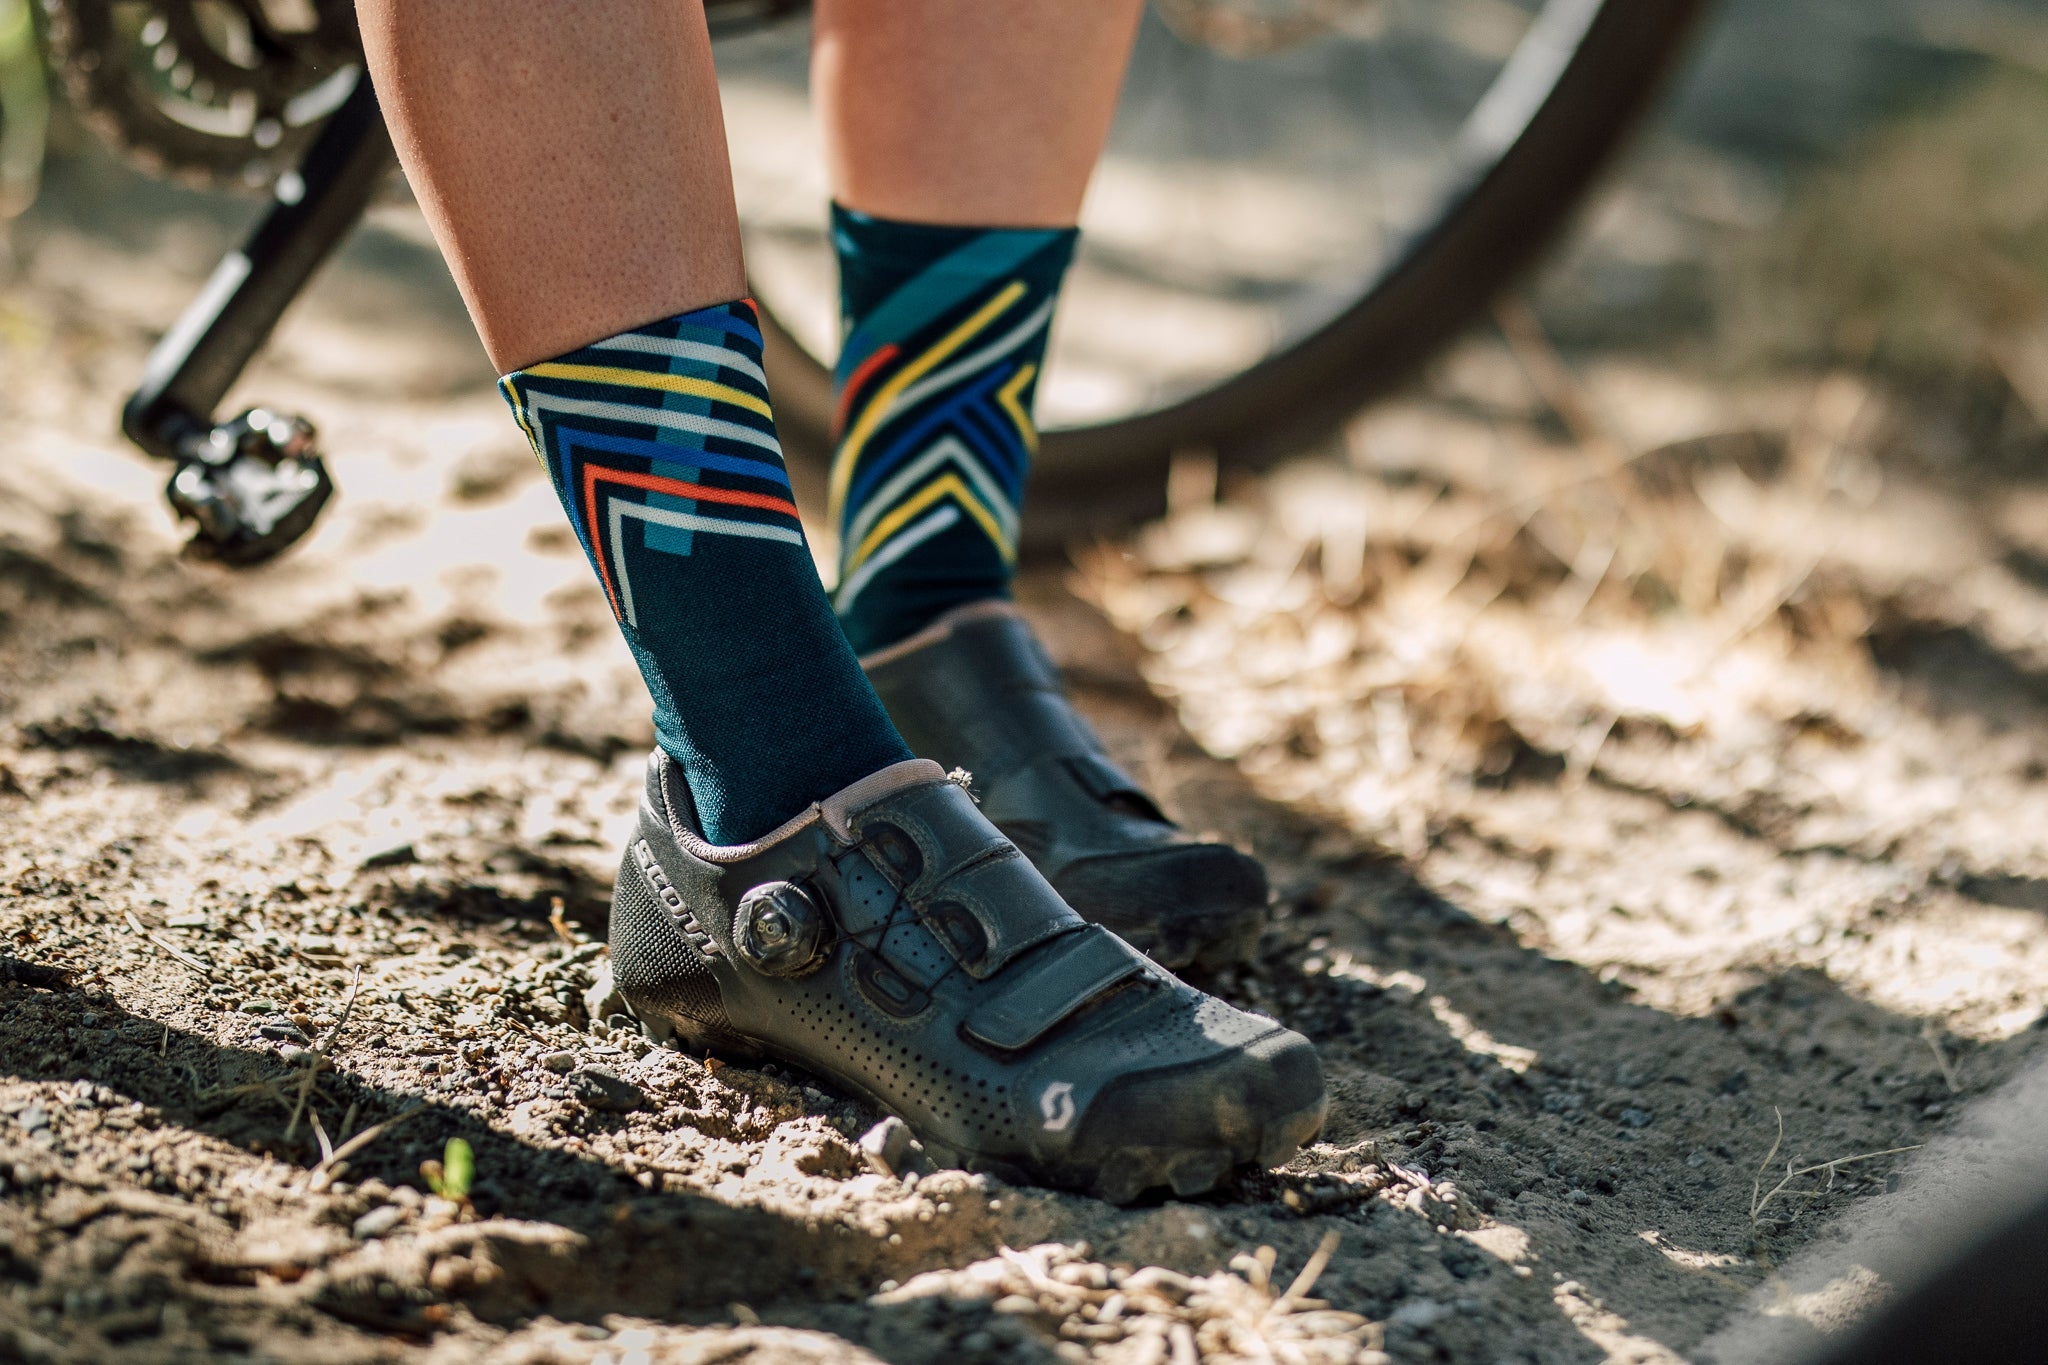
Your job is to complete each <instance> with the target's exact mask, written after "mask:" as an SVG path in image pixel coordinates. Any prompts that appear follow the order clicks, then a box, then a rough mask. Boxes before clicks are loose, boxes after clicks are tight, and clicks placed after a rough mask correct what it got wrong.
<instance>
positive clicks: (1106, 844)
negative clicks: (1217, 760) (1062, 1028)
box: [861, 601, 1266, 970]
mask: <svg viewBox="0 0 2048 1365" xmlns="http://www.w3.org/2000/svg"><path fill="white" fill-rule="evenodd" d="M861 665H862V667H864V668H866V669H867V674H868V681H870V682H872V683H873V684H874V685H875V691H876V692H877V693H878V694H879V695H880V696H881V698H882V704H883V705H884V706H886V707H888V708H889V718H890V719H891V720H893V721H895V722H896V728H897V729H898V730H899V731H900V732H902V735H903V738H904V741H905V742H906V743H907V744H909V745H910V748H911V750H912V752H914V753H917V754H921V755H923V756H924V757H926V758H930V759H935V760H937V761H938V762H939V763H941V764H944V765H945V766H946V767H948V768H955V767H957V768H964V769H966V770H967V771H968V772H969V773H971V774H972V775H973V779H974V791H975V795H977V796H978V797H980V798H981V808H982V813H983V814H985V815H987V816H988V818H989V819H990V820H993V821H994V822H995V825H996V828H998V829H1000V830H1001V831H1002V832H1003V833H1004V834H1006V835H1008V836H1009V837H1010V839H1011V841H1012V842H1013V843H1015V844H1016V845H1017V847H1019V848H1021V849H1023V850H1024V852H1025V854H1026V855H1027V856H1029V857H1030V859H1031V861H1032V862H1034V863H1036V864H1037V865H1038V870H1039V871H1040V872H1043V873H1044V874H1045V876H1046V879H1047V880H1048V881H1050V882H1051V883H1052V884H1053V886H1054V887H1055V888H1056V889H1057V890H1058V891H1059V893H1060V895H1062V896H1063V897H1065V898H1066V901H1067V904H1069V905H1071V906H1073V907H1074V909H1075V910H1077V911H1079V912H1080V913H1081V915H1082V916H1083V917H1084V918H1086V919H1089V920H1093V921H1094V922H1095V923H1097V924H1100V925H1103V926H1105V927H1107V928H1110V929H1113V930H1115V931H1116V932H1117V934H1118V935H1120V936H1121V937H1122V938H1123V939H1124V940H1125V941H1127V942H1129V943H1130V944H1131V945H1132V946H1134V947H1137V948H1140V949H1143V950H1144V951H1145V952H1146V953H1148V954H1150V955H1151V957H1152V958H1153V960H1155V961H1157V962H1158V963H1160V964H1161V965H1162V966H1166V967H1173V968H1179V967H1186V966H1189V965H1191V964H1192V965H1194V966H1196V967H1201V968H1204V969H1211V970H1213V969H1215V968H1217V967H1222V966H1226V965H1228V964H1230V963H1232V962H1241V961H1243V960H1244V959H1245V958H1246V957H1247V956H1249V955H1250V953H1251V950H1252V946H1253V945H1254V944H1255V943H1256V942H1257V941H1258V937H1259V931H1260V930H1261V929H1262V928H1264V927H1265V923H1266V872H1265V869H1264V868H1262V867H1260V866H1259V864H1258V863H1257V861H1255V860H1254V859H1252V858H1250V857H1248V856H1246V855H1245V854H1243V853H1240V852H1238V851H1237V850H1236V849H1234V848H1231V847H1229V846H1228V845H1226V844H1219V843H1213V842H1210V841H1207V840H1203V839H1197V838H1195V837H1194V836H1192V835H1190V834H1188V833H1187V832H1186V831H1185V830H1183V829H1181V828H1180V827H1179V826H1178V825H1175V824H1174V823H1173V822H1172V821H1171V820H1168V819H1167V818H1166V817H1165V816H1164V815H1163V814H1161V813H1160V810H1159V806H1158V805H1157V803H1155V802H1154V801H1153V800H1152V798H1151V797H1150V796H1147V795H1146V794H1145V792H1144V791H1143V790H1142V789H1141V788H1140V787H1139V786H1138V784H1137V783H1135V782H1133V781H1132V780H1131V779H1130V777H1129V776H1127V775H1126V774H1125V773H1124V771H1123V770H1122V769H1121V768H1118V767H1117V766H1116V764H1114V763H1112V762H1110V760H1109V755H1108V754H1107V753H1106V752H1105V751H1104V750H1103V747H1102V741H1101V740H1100V739H1098V738H1097V737H1096V735H1095V731H1094V729H1093V728H1092V727H1091V726H1090V725H1089V724H1088V722H1087V721H1085V720H1083V719H1082V718H1081V716H1080V714H1079V713H1078V712H1076V711H1075V710H1074V706H1073V703H1072V702H1070V701H1068V700H1067V696H1066V693H1065V692H1064V691H1062V690H1061V687H1060V679H1059V673H1058V671H1057V670H1055V669H1054V667H1053V664H1052V660H1051V659H1050V658H1049V657H1047V655H1046V652H1045V647H1044V646H1043V645H1041V644H1039V642H1038V639H1037V637H1036V636H1034V635H1033V634H1032V633H1031V627H1030V626H1029V625H1027V624H1025V621H1024V618H1023V617H1022V616H1021V615H1019V614H1018V612H1017V609H1016V608H1015V607H1013V606H1011V605H1010V604H1009V603H1008V602H1001V601H986V602H973V603H969V604H968V605H966V606H964V607H957V608H955V609H954V610H952V611H950V612H948V613H946V614H945V615H944V616H941V617H940V618H939V619H938V620H937V621H935V622H933V623H932V624H931V625H930V626H928V627H926V628H925V629H924V630H921V631H919V632H918V633H917V634H915V635H913V636H911V637H910V638H909V639H907V640H904V641H902V642H900V643H898V644H895V645H891V646H890V647H889V648H887V649H883V650H878V651H876V652H875V653H873V654H870V655H869V656H868V657H867V658H865V659H863V660H861Z"/></svg>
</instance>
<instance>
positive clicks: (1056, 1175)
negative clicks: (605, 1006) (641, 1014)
mask: <svg viewBox="0 0 2048 1365" xmlns="http://www.w3.org/2000/svg"><path fill="white" fill-rule="evenodd" d="M636 1022H638V1023H639V1025H640V1031H641V1033H642V1034H643V1035H644V1036H645V1037H646V1038H647V1039H648V1041H650V1042H653V1043H656V1044H659V1045H661V1046H665V1047H676V1048H680V1049H682V1050H685V1051H690V1052H700V1053H704V1054H708V1055H712V1056H716V1057H719V1058H720V1059H722V1060H725V1061H729V1062H733V1063H735V1064H738V1065H745V1066H758V1065H759V1064H761V1063H762V1062H769V1061H772V1062H775V1063H777V1064H778V1065H782V1066H791V1067H795V1068H797V1069H799V1070H801V1071H803V1072H805V1073H807V1074H810V1075H813V1076H818V1078H819V1079H821V1080H823V1081H824V1082H825V1083H826V1084H828V1085H831V1086H834V1087H837V1088H838V1089H841V1090H851V1091H853V1092H854V1093H855V1094H856V1095H858V1096H859V1097H860V1099H861V1100H862V1101H863V1102H864V1103H866V1104H868V1105H869V1106H870V1107H872V1108H874V1109H877V1110H880V1111H881V1112H882V1113H885V1114H886V1113H889V1112H890V1110H889V1106H888V1105H886V1104H884V1103H882V1102H881V1101H880V1100H879V1099H877V1098H876V1097H875V1096H874V1095H871V1094H869V1093H868V1092H867V1091H866V1089H865V1088H863V1087H861V1086H858V1085H855V1084H853V1083H851V1082H848V1081H846V1080H844V1079H842V1078H839V1077H835V1076H822V1075H819V1073H818V1071H817V1069H816V1068H815V1067H814V1066H812V1065H811V1064H810V1063H809V1062H807V1061H805V1060H804V1059H803V1058H801V1057H797V1056H793V1055H791V1054H789V1053H786V1052H784V1051H783V1050H782V1049H780V1048H777V1047H773V1046H770V1045H768V1044H765V1043H759V1042H756V1041H754V1040H752V1039H747V1038H742V1037H740V1036H739V1035H737V1034H727V1033H721V1032H718V1031H717V1030H713V1029H708V1028H705V1027H704V1026H703V1025H701V1024H697V1023H695V1022H694V1021H689V1020H672V1019H668V1018H661V1019H657V1020H652V1021H650V1020H646V1019H636ZM1329 1107H1330V1102H1329V1096H1328V1095H1327V1093H1325V1094H1322V1095H1318V1096H1317V1097H1316V1100H1315V1102H1314V1103H1313V1104H1310V1105H1306V1106H1304V1107H1303V1108H1300V1109H1297V1110H1294V1111H1293V1112H1291V1113H1286V1114H1281V1115H1278V1116H1276V1117H1274V1118H1270V1119H1267V1120H1266V1121H1265V1122H1263V1123H1261V1124H1260V1125H1259V1126H1258V1127H1257V1129H1256V1130H1254V1131H1253V1132H1252V1133H1251V1134H1249V1135H1248V1140H1247V1141H1244V1142H1241V1143H1233V1144H1232V1145H1231V1146H1229V1147H1126V1148H1122V1149H1120V1150H1119V1151H1117V1152H1116V1153H1115V1154H1114V1155H1112V1156H1111V1157H1110V1158H1109V1159H1108V1160H1107V1161H1104V1162H1103V1163H1101V1164H1100V1165H1099V1166H1094V1167H1066V1168H1061V1169H1057V1170H1045V1171H1034V1170H1032V1169H1031V1168H1029V1167H1027V1166H1024V1165H1022V1164H1021V1163H1019V1162H1016V1161H1012V1160H1009V1159H1007V1158H1003V1157H992V1156H987V1155H984V1154H983V1153H980V1152H976V1151H973V1150H971V1149H969V1148H963V1147H955V1146H953V1145H952V1144H951V1143H947V1142H943V1141H940V1140H937V1139H933V1138H928V1137H925V1136H923V1135H922V1134H920V1135H919V1139H918V1140H919V1141H920V1142H921V1143H922V1144H923V1146H924V1149H925V1151H926V1153H927V1154H928V1155H930V1156H931V1158H932V1159H933V1160H934V1161H935V1162H937V1163H938V1164H940V1165H941V1166H945V1167H950V1168H953V1169H957V1170H963V1171H971V1172H980V1173H983V1174H987V1175H992V1176H995V1177H996V1178H997V1179H999V1180H1004V1181H1007V1182H1009V1183H1010V1184H1013V1185H1041V1186H1052V1187H1054V1188H1058V1189H1067V1190H1078V1191H1081V1192H1082V1193H1085V1194H1090V1195H1093V1196H1094V1197H1095V1198H1097V1199H1100V1200H1102V1201H1103V1202H1104V1203H1108V1204H1130V1203H1135V1202H1136V1201H1137V1200H1139V1199H1141V1198H1143V1197H1144V1196H1145V1195H1147V1194H1148V1193H1150V1192H1151V1191H1153V1190H1159V1189H1167V1190H1171V1191H1173V1193H1174V1195H1175V1197H1177V1198H1181V1199H1192V1198H1194V1197H1196V1196H1197V1195H1203V1194H1207V1193H1209V1192H1210V1191H1211V1190H1214V1189H1215V1188H1216V1187H1217V1186H1218V1185H1219V1184H1221V1183H1223V1181H1224V1180H1225V1179H1226V1178H1227V1177H1228V1176H1229V1175H1230V1174H1231V1173H1232V1172H1233V1171H1237V1170H1240V1169H1245V1168H1251V1169H1257V1170H1271V1169H1273V1168H1274V1167H1276V1166H1283V1165H1285V1164H1286V1163H1287V1162H1289V1161H1290V1160H1292V1159H1293V1158H1294V1155H1295V1153H1297V1152H1299V1151H1300V1150H1301V1149H1302V1148H1303V1147H1306V1146H1307V1145H1308V1144H1309V1143H1311V1142H1314V1141H1315V1140H1316V1138H1317V1136H1318V1135H1320V1134H1321V1132H1322V1131H1323V1124H1324V1121H1325V1120H1326V1118H1327V1117H1328V1114H1329Z"/></svg>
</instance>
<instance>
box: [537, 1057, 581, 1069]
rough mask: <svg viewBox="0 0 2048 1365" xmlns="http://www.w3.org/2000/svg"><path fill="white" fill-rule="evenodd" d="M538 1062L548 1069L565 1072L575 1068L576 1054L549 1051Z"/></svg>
mask: <svg viewBox="0 0 2048 1365" xmlns="http://www.w3.org/2000/svg"><path fill="white" fill-rule="evenodd" d="M540 1064H541V1065H542V1066H544V1067H546V1068H547V1069H548V1070H550V1071H559V1072H563V1073H567V1072H570V1071H574V1070H575V1069H576V1054H575V1053H573V1052H550V1053H548V1054H547V1055H546V1056H544V1057H542V1058H541V1059H540Z"/></svg>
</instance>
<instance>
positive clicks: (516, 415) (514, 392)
mask: <svg viewBox="0 0 2048 1365" xmlns="http://www.w3.org/2000/svg"><path fill="white" fill-rule="evenodd" d="M498 387H499V388H501V389H503V390H504V391H505V397H506V398H507V399H509V400H511V404H512V420H513V421H515V422H517V423H519V429H520V430H521V431H523V432H525V433H526V445H527V448H528V449H530V450H531V451H533V458H534V459H536V460H539V461H540V467H541V468H542V469H546V468H547V467H548V457H547V452H546V451H544V450H542V449H541V444H540V437H538V436H536V435H534V434H533V428H532V427H531V426H530V425H528V424H527V421H526V404H525V403H524V402H522V401H521V400H520V397H519V390H518V389H515V388H513V387H512V380H511V379H510V378H509V377H507V378H504V379H500V380H499V381H498Z"/></svg>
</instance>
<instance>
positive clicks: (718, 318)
mask: <svg viewBox="0 0 2048 1365" xmlns="http://www.w3.org/2000/svg"><path fill="white" fill-rule="evenodd" d="M633 337H643V338H648V339H650V340H653V341H674V342H682V343H692V344H694V346H696V347H706V348H710V350H715V351H719V352H724V353H728V354H731V355H737V356H740V357H742V358H743V359H747V360H751V361H753V362H754V363H755V364H756V365H757V366H758V365H759V363H760V360H761V352H762V345H763V343H762V340H761V314H760V310H759V308H758V307H757V306H756V305H755V303H754V301H753V300H752V299H751V298H745V299H734V300H732V301H731V302H729V303H714V304H712V305H710V306H709V307H706V308H693V309H691V310H690V311H689V312H687V313H676V314H674V315H672V316H670V317H665V318H657V319H655V320H654V321H652V322H643V323H641V324H640V325H639V326H637V327H627V328H624V329H622V330H620V331H617V332H614V333H612V334H611V335H610V336H604V337H599V338H598V339H597V340H595V341H593V342H590V343H589V344H588V345H584V346H577V347H574V348H572V349H570V350H567V351H564V352H562V353H561V354H560V355H557V356H550V357H549V358H547V359H546V360H537V361H535V362H534V363H533V364H531V365H521V366H520V367H519V368H518V369H516V370H508V371H506V372H505V373H504V374H502V375H499V376H498V382H499V383H500V384H501V385H502V384H504V383H505V382H506V381H507V380H511V379H516V378H517V377H519V376H520V375H525V374H531V373H533V371H535V370H536V369H538V368H540V367H541V366H544V365H560V364H565V363H570V362H582V363H586V364H587V363H591V362H593V361H603V362H604V363H611V362H612V361H615V360H621V359H628V360H629V359H630V356H631V355H632V354H633V353H634V352H635V351H638V352H639V353H640V354H643V355H656V354H663V353H664V352H663V350H662V348H659V347H646V346H643V347H637V348H636V347H634V346H633V345H632V344H631V342H630V341H628V340H627V339H628V338H633ZM665 353H666V354H667V355H668V356H669V357H670V358H671V359H676V360H688V359H692V358H695V359H699V360H700V361H703V362H706V363H711V362H715V361H717V360H722V359H723V356H717V357H714V356H713V355H711V354H710V352H709V351H699V352H693V350H692V349H691V346H689V345H685V346H680V347H670V348H667V349H666V352H665ZM643 368H644V367H643ZM764 392H765V388H764Z"/></svg>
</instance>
